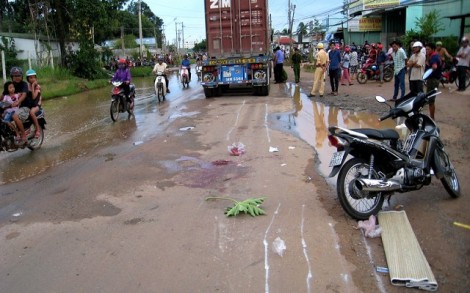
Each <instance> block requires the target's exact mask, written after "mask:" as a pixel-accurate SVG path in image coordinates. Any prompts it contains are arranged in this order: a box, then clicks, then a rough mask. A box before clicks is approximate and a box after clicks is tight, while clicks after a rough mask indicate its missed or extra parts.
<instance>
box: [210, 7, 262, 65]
mask: <svg viewBox="0 0 470 293" xmlns="http://www.w3.org/2000/svg"><path fill="white" fill-rule="evenodd" d="M267 4H268V3H267V0H205V14H206V37H207V38H206V40H207V48H208V53H209V55H210V56H214V57H217V58H220V57H229V56H249V55H253V54H266V53H267V51H268V48H269V37H268V31H269V30H268V17H269V16H268V5H267Z"/></svg>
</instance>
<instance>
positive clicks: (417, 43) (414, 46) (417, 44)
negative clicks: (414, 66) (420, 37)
mask: <svg viewBox="0 0 470 293" xmlns="http://www.w3.org/2000/svg"><path fill="white" fill-rule="evenodd" d="M412 47H413V48H416V47H420V48H422V47H423V44H422V43H421V42H414V43H413V46H412Z"/></svg>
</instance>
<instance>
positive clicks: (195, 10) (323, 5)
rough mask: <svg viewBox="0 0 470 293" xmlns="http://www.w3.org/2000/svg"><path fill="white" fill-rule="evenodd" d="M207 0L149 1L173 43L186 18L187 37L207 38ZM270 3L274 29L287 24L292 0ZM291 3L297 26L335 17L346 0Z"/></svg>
mask: <svg viewBox="0 0 470 293" xmlns="http://www.w3.org/2000/svg"><path fill="white" fill-rule="evenodd" d="M144 1H145V0H144ZM204 1H208V0H169V1H161V0H158V1H156V0H147V1H145V3H147V5H148V6H149V7H150V9H151V10H152V11H153V13H155V15H157V16H158V17H160V18H161V19H163V22H164V24H165V35H166V39H167V41H168V42H170V43H173V42H174V40H175V38H176V30H175V22H176V23H177V25H178V30H180V29H181V22H183V24H184V38H185V41H198V42H200V41H201V40H202V39H205V38H206V31H205V23H204ZM245 1H246V0H245ZM258 1H261V0H258ZM162 2H163V4H162ZM268 3H269V4H268V5H269V13H271V18H272V22H273V28H274V30H283V29H284V28H287V23H288V21H287V10H288V0H268ZM291 4H294V5H296V8H295V13H294V20H295V22H294V26H293V28H294V30H295V29H296V28H297V25H298V24H299V22H301V21H302V22H304V23H307V22H308V21H310V20H313V18H317V19H318V20H320V21H321V20H323V19H325V18H327V17H328V15H330V18H331V14H332V12H333V11H338V9H340V7H341V6H342V4H343V0H328V1H325V0H291ZM175 18H176V20H175ZM336 21H337V19H330V23H335V22H336Z"/></svg>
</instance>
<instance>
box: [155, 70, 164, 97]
mask: <svg viewBox="0 0 470 293" xmlns="http://www.w3.org/2000/svg"><path fill="white" fill-rule="evenodd" d="M154 86H155V94H156V95H157V98H158V102H162V101H164V100H165V94H166V80H165V76H164V75H163V72H161V71H158V72H157V78H155V85H154Z"/></svg>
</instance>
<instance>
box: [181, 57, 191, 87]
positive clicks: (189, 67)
mask: <svg viewBox="0 0 470 293" xmlns="http://www.w3.org/2000/svg"><path fill="white" fill-rule="evenodd" d="M183 66H185V67H186V68H188V78H189V81H191V62H190V61H189V59H188V55H186V54H185V55H184V56H183V60H182V61H181V65H180V70H181V68H182V67H183Z"/></svg>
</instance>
